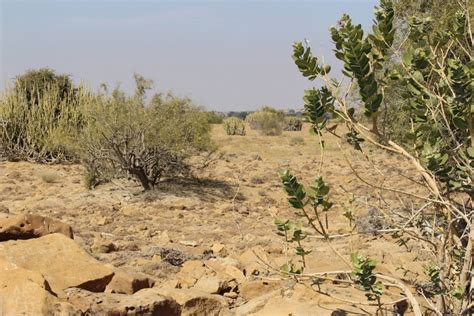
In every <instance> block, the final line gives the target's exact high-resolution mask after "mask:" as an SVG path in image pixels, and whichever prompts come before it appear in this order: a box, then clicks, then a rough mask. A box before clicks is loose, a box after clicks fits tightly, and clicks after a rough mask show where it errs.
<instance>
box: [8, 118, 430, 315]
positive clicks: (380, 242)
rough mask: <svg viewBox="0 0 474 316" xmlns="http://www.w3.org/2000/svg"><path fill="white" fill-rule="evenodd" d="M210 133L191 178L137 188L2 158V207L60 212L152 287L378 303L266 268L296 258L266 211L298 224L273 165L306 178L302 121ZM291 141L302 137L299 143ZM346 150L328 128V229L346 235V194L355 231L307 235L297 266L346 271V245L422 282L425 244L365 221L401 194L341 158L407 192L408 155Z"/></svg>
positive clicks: (324, 304) (321, 309)
mask: <svg viewBox="0 0 474 316" xmlns="http://www.w3.org/2000/svg"><path fill="white" fill-rule="evenodd" d="M213 135H214V139H215V141H216V143H217V144H218V145H219V149H220V152H221V154H222V155H221V158H219V159H218V160H217V161H216V162H215V164H213V165H211V166H210V167H209V168H208V169H206V170H205V171H203V172H202V173H201V174H199V178H200V181H199V182H196V181H194V182H193V181H174V182H171V181H166V182H164V183H161V184H160V185H159V187H158V188H157V189H156V190H154V191H153V192H146V193H143V192H142V189H141V187H140V186H139V185H138V184H137V183H135V182H133V181H127V180H115V181H113V182H111V183H108V184H104V185H100V186H99V187H97V188H95V189H93V190H88V189H86V188H85V186H84V183H83V170H82V167H81V166H79V165H40V164H32V163H27V162H0V215H1V216H3V217H5V216H6V215H8V214H9V215H10V216H11V215H17V214H24V213H28V212H32V213H35V214H39V215H42V216H48V217H51V218H54V219H56V220H60V221H62V222H64V223H66V224H69V225H71V226H72V227H73V230H74V240H75V242H76V243H78V244H79V245H80V246H81V247H82V248H83V249H85V250H86V251H87V252H89V254H91V255H92V256H93V257H95V258H96V259H98V260H99V261H100V262H102V263H104V264H109V265H111V266H113V267H115V268H120V269H121V270H123V271H127V273H134V274H139V275H141V276H143V277H142V280H145V281H143V282H148V280H147V279H146V277H149V278H150V279H153V280H154V288H153V289H155V288H160V289H161V291H164V292H166V291H170V290H172V289H173V288H182V289H185V288H188V287H189V288H192V289H197V290H200V291H203V292H206V293H209V294H215V295H220V296H221V297H222V299H223V301H224V302H226V303H227V304H228V305H229V308H230V312H234V313H236V314H241V315H245V314H252V313H255V314H256V315H288V314H291V313H293V315H331V314H332V315H344V311H345V312H347V313H356V314H370V313H374V312H375V307H373V306H369V305H364V304H365V303H367V301H366V299H365V297H364V294H363V292H361V291H358V290H356V289H354V288H353V287H351V286H348V285H344V283H343V282H342V283H341V282H337V280H336V281H334V282H333V283H335V284H332V283H329V284H323V285H321V290H322V291H328V294H330V295H331V296H326V295H323V294H319V293H317V292H315V291H314V290H312V289H311V288H308V287H307V286H305V285H304V284H297V283H295V282H294V281H291V280H282V279H281V277H280V276H279V275H278V273H277V270H276V269H274V268H278V267H280V266H281V265H282V264H283V263H285V262H286V261H287V260H288V259H290V258H294V260H295V261H294V262H295V263H297V258H295V256H294V255H293V251H291V252H289V253H287V251H286V246H285V243H284V242H283V240H282V238H281V237H280V236H278V235H276V233H275V226H274V221H275V219H277V218H285V219H286V218H291V219H295V220H299V221H302V220H301V219H299V218H298V217H297V216H296V215H295V213H294V210H293V209H292V208H291V207H290V206H289V205H288V202H287V197H286V195H285V193H284V192H283V190H282V187H281V183H280V180H279V174H278V172H279V171H281V170H283V169H287V168H289V169H291V170H292V171H294V173H295V174H296V175H297V176H298V177H299V179H300V180H301V181H302V182H304V183H308V182H310V181H311V180H312V179H313V178H315V177H316V176H318V170H319V165H320V161H321V151H320V146H319V144H318V140H317V138H316V137H315V136H311V135H309V133H308V130H307V126H305V129H304V130H303V131H301V132H284V134H283V135H282V136H273V137H265V136H260V135H258V134H257V133H255V132H254V131H249V132H248V135H247V136H243V137H241V136H227V135H225V133H224V131H223V128H222V126H219V125H216V126H215V127H214V130H213ZM297 138H303V139H304V143H301V140H300V139H297ZM343 148H344V149H343V151H341V150H340V149H339V147H338V141H337V139H336V138H334V137H332V138H331V137H330V138H329V139H328V141H327V142H326V144H325V155H324V166H323V168H322V175H324V177H325V180H326V182H328V183H329V184H330V185H331V190H332V191H331V195H330V197H331V199H332V201H333V202H334V203H335V206H334V207H333V209H332V210H331V211H330V212H329V214H328V222H329V231H330V232H331V235H340V234H345V233H349V232H350V230H349V228H348V227H349V226H348V224H347V223H348V222H347V220H346V219H345V218H344V216H343V205H344V203H345V201H346V200H347V198H348V196H349V194H350V193H354V194H355V195H356V196H357V202H356V204H355V206H356V209H357V216H358V217H359V218H361V220H360V222H359V232H360V234H356V235H352V236H348V237H347V236H346V237H340V238H335V239H334V240H333V241H332V242H331V245H328V244H327V243H326V242H325V241H323V240H321V239H319V238H313V237H308V238H307V240H306V243H305V245H306V246H305V247H306V248H307V249H311V250H312V253H311V254H310V255H308V257H307V258H306V261H307V269H306V271H305V273H313V272H324V271H339V270H341V271H345V270H349V269H350V268H349V267H348V266H347V265H346V264H345V263H344V261H343V260H342V259H341V258H340V257H338V256H337V255H336V254H335V253H334V252H333V251H332V250H331V247H333V248H334V249H335V250H336V251H337V252H339V253H340V254H341V255H342V256H343V257H344V258H347V259H349V257H350V253H351V252H353V251H360V252H361V253H363V254H366V255H369V256H370V257H372V258H374V259H376V260H377V262H378V268H377V269H378V271H380V272H383V273H385V274H387V275H392V276H395V277H397V278H399V279H400V280H403V281H404V282H405V283H406V284H408V285H409V286H410V285H414V284H416V283H417V282H421V281H422V279H423V261H424V259H423V258H424V250H423V249H420V248H419V247H418V246H417V245H409V246H408V249H407V247H404V246H399V245H397V244H396V243H395V241H394V240H393V239H392V237H391V236H390V235H389V234H383V235H382V234H374V233H371V232H370V230H371V229H372V228H371V225H372V226H374V225H375V226H377V227H375V228H378V229H380V228H383V224H384V223H383V220H382V221H380V220H377V219H376V218H372V217H374V216H375V215H374V213H373V212H371V211H370V210H371V209H377V206H380V205H381V204H382V203H387V204H390V205H392V206H393V207H395V211H398V212H401V213H403V212H408V211H409V209H410V206H411V204H410V202H409V201H410V199H409V198H407V197H405V196H400V195H397V194H387V193H385V192H384V193H381V192H380V191H379V190H376V189H374V188H371V187H370V186H368V185H366V184H363V183H362V182H361V181H360V179H357V177H355V176H354V174H353V172H352V171H351V169H350V168H349V167H348V165H347V163H346V159H349V160H350V161H351V163H352V164H353V166H354V168H355V169H356V170H360V171H363V173H361V174H362V175H363V177H364V179H365V180H366V181H367V182H369V183H372V184H381V183H383V185H384V186H387V187H394V188H400V189H403V190H405V191H410V192H416V191H417V190H418V189H417V187H416V185H415V184H414V183H413V182H412V181H409V180H407V179H406V177H412V178H414V179H417V177H416V175H413V174H412V172H411V171H410V168H409V167H408V166H407V162H406V161H404V160H401V159H399V158H397V157H395V156H392V155H390V154H387V153H385V152H383V151H382V150H380V149H378V148H374V147H371V146H368V145H367V146H365V150H366V152H367V154H369V155H370V157H371V161H372V162H368V161H367V160H366V159H365V157H364V155H363V154H362V153H357V152H354V151H352V150H350V149H349V148H348V146H347V145H344V146H343ZM343 153H345V154H343ZM374 166H377V167H374ZM377 168H379V169H381V170H383V174H384V175H385V176H382V175H381V174H380V173H379V172H378V170H377ZM400 174H402V175H404V176H400ZM2 214H3V215H2ZM41 238H44V237H41ZM0 257H1V256H0ZM415 259H417V260H418V261H417V262H415ZM408 269H409V270H410V271H408ZM114 282H115V281H114ZM117 282H118V281H117ZM150 282H151V281H150ZM147 284H148V283H147ZM151 285H152V284H151ZM127 286H128V288H127ZM127 286H125V288H126V289H123V290H120V291H124V293H128V294H133V293H134V292H135V290H134V289H133V286H132V285H127ZM146 287H148V286H146ZM412 290H413V288H412ZM141 291H144V290H141ZM141 291H138V292H137V294H138V293H140V292H141ZM156 291H158V290H156ZM106 292H107V291H106ZM108 292H110V291H108ZM157 293H159V294H160V295H164V296H167V294H165V293H161V292H159V291H158V292H157ZM399 293H400V291H399V290H398V289H389V290H388V294H387V295H385V296H384V298H383V300H382V301H385V302H388V301H395V300H397V298H399V297H400V294H399ZM137 294H134V295H137ZM109 295H115V294H109ZM179 295H184V294H179ZM186 295H187V294H186ZM334 297H338V298H342V299H343V300H346V301H360V302H364V304H363V305H354V304H350V303H348V302H345V301H343V300H339V299H337V298H334ZM173 298H175V296H173ZM175 300H176V301H178V302H179V300H178V299H176V298H175ZM183 300H184V299H183ZM183 302H184V301H183ZM180 304H181V303H180ZM219 304H220V303H219ZM191 314H192V313H191ZM197 314H199V313H197Z"/></svg>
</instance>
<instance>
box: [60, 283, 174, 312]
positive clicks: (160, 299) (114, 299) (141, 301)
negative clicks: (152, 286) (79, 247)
mask: <svg viewBox="0 0 474 316" xmlns="http://www.w3.org/2000/svg"><path fill="white" fill-rule="evenodd" d="M145 291H146V290H142V291H139V292H137V293H135V294H134V295H123V294H113V293H93V292H89V291H85V290H83V289H78V288H70V289H67V290H66V291H65V295H64V296H63V297H62V298H63V299H65V300H66V301H67V302H68V303H70V304H72V305H74V306H75V307H76V308H78V309H80V310H81V312H82V313H84V314H86V315H120V316H121V315H170V316H174V315H181V306H180V305H179V304H178V303H177V302H176V301H175V300H174V299H172V298H169V297H165V296H162V295H159V294H157V293H154V292H145Z"/></svg>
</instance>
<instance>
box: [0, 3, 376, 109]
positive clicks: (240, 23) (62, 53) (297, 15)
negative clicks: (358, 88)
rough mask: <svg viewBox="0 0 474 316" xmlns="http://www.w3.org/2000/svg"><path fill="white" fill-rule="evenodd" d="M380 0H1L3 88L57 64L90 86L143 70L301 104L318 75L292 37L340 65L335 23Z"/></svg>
mask: <svg viewBox="0 0 474 316" xmlns="http://www.w3.org/2000/svg"><path fill="white" fill-rule="evenodd" d="M376 2H377V1H375V0H313V1H302V0H287V1H277V0H275V1H270V0H259V1H242V0H221V1H209V0H207V1H204V0H203V1H201V0H194V1H191V0H188V1H181V0H174V1H160V0H155V1H151V0H150V1H134V0H123V1H119V0H115V1H111V0H109V1H106V0H102V1H99V0H95V1H92V0H84V1H81V0H62V1H61V0H56V1H53V0H44V1H43V0H30V1H22V0H0V3H1V6H0V10H1V16H0V18H1V20H0V27H1V33H0V34H1V38H0V40H1V41H0V44H1V46H0V56H1V57H0V58H1V63H0V73H1V82H0V88H2V89H3V88H4V86H5V84H6V82H8V81H11V79H12V78H14V77H15V76H16V75H17V74H19V73H22V72H24V71H25V70H26V69H30V68H38V67H50V68H53V69H55V70H56V71H57V72H59V73H68V74H71V75H72V77H73V78H74V80H75V81H77V82H85V83H86V84H87V85H89V86H90V87H93V88H96V87H97V86H98V85H99V84H100V83H102V82H105V83H108V84H110V85H114V84H116V83H118V82H120V83H121V86H122V87H123V88H124V89H125V90H127V91H133V73H134V72H137V73H140V74H142V75H144V76H145V77H146V78H150V79H153V80H154V81H155V90H159V91H167V90H172V91H173V92H174V93H176V94H177V95H181V96H189V97H191V98H192V99H193V100H194V101H195V102H196V103H198V104H200V105H203V106H205V107H207V108H209V109H214V110H222V111H228V110H245V109H255V108H257V107H260V106H262V105H272V106H275V107H278V108H299V107H300V106H301V96H302V94H303V90H304V89H305V88H306V87H309V86H311V83H308V82H307V81H306V80H305V79H303V78H301V76H300V75H299V73H298V71H297V69H296V66H295V65H294V64H293V61H292V60H291V56H290V54H291V45H292V43H293V42H294V41H301V40H303V39H304V38H305V37H306V38H308V39H309V40H310V41H311V46H312V48H313V50H314V51H315V52H316V53H317V54H318V55H321V56H322V55H324V56H326V60H325V61H326V62H327V63H330V64H332V65H333V67H336V69H337V68H339V67H338V65H337V62H336V61H335V59H334V57H332V49H333V45H332V43H331V40H330V37H329V32H328V28H329V26H331V25H333V24H335V23H336V21H337V20H338V19H339V18H340V16H341V15H342V13H344V12H346V13H349V14H350V15H351V16H352V18H353V20H354V22H357V23H362V24H363V25H364V26H368V25H370V23H371V20H372V17H373V7H374V5H375V4H376ZM339 69H340V68H339Z"/></svg>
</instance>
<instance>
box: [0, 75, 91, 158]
mask: <svg viewBox="0 0 474 316" xmlns="http://www.w3.org/2000/svg"><path fill="white" fill-rule="evenodd" d="M86 94H87V93H86V92H85V91H84V89H82V88H80V87H79V88H73V87H72V83H71V81H70V79H69V77H68V76H66V75H61V76H56V75H55V74H54V72H53V71H51V70H49V69H41V70H37V71H33V70H31V71H28V72H27V73H26V74H25V75H22V76H19V77H17V79H16V81H15V83H14V85H13V87H12V88H9V89H7V90H6V92H5V94H3V95H2V96H1V98H0V119H1V124H0V157H3V158H4V159H9V160H32V161H39V162H61V161H73V160H75V158H76V157H75V154H74V148H73V147H74V145H73V138H74V137H75V135H76V134H77V133H76V132H77V130H78V129H79V128H80V126H81V125H82V115H81V111H80V108H79V107H80V100H81V99H82V98H83V97H84V96H85V95H86Z"/></svg>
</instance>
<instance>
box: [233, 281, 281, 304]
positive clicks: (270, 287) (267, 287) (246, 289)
mask: <svg viewBox="0 0 474 316" xmlns="http://www.w3.org/2000/svg"><path fill="white" fill-rule="evenodd" d="M281 286H282V284H281V282H279V281H250V282H246V283H244V284H242V285H241V286H240V296H242V298H243V299H244V300H251V299H253V298H256V297H259V296H261V295H262V294H264V293H268V292H270V291H274V290H276V289H278V288H280V287H281Z"/></svg>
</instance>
